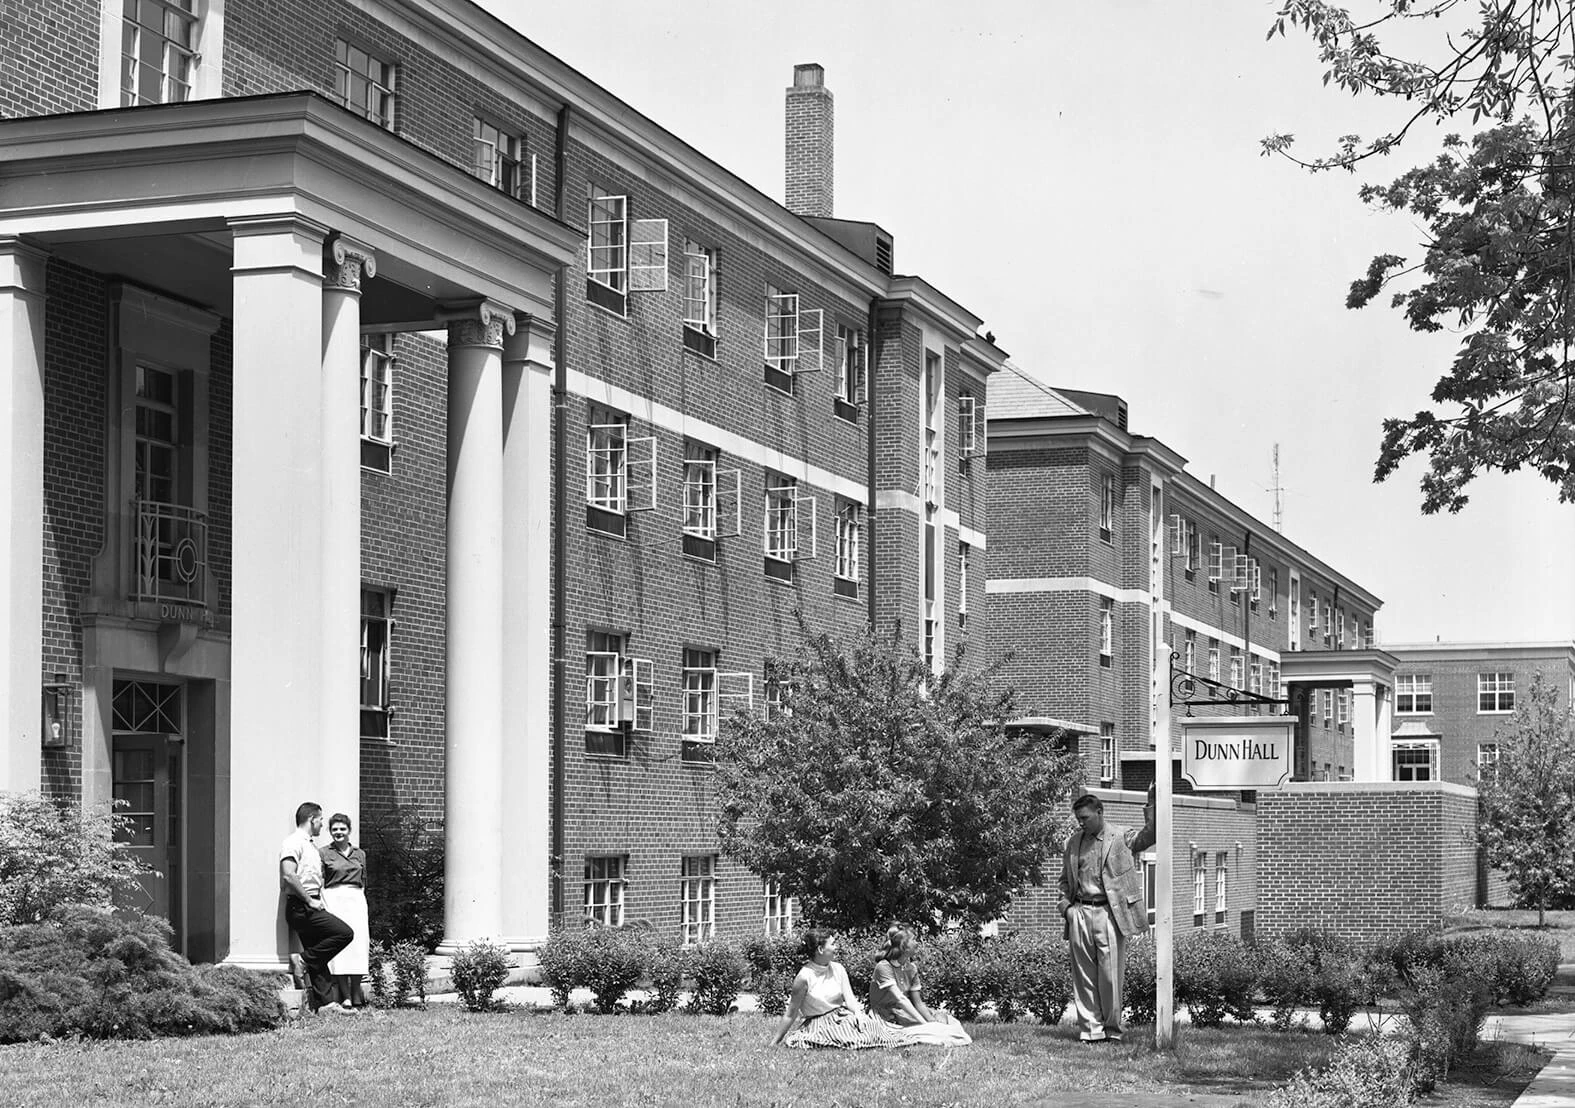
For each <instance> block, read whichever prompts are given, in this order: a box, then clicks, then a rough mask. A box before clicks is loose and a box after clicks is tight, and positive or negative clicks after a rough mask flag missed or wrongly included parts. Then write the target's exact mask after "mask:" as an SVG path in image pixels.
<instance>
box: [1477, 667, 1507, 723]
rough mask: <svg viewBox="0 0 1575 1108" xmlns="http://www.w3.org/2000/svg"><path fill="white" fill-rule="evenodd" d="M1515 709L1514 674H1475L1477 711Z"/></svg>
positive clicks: (1487, 711)
mask: <svg viewBox="0 0 1575 1108" xmlns="http://www.w3.org/2000/svg"><path fill="white" fill-rule="evenodd" d="M1514 710H1515V675H1514V674H1513V673H1509V672H1498V673H1479V674H1477V711H1478V712H1479V713H1484V714H1486V713H1492V712H1513V711H1514Z"/></svg>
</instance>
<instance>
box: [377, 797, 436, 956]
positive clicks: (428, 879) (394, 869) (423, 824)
mask: <svg viewBox="0 0 1575 1108" xmlns="http://www.w3.org/2000/svg"><path fill="white" fill-rule="evenodd" d="M361 845H362V847H364V848H365V850H366V866H367V880H366V907H367V915H368V917H369V918H370V923H371V929H372V938H373V939H374V940H375V941H377V942H382V943H388V944H390V945H392V944H395V943H400V942H412V943H416V944H417V945H419V946H420V947H421V948H422V949H423V950H424V951H427V952H430V951H433V950H436V949H437V945H438V943H439V942H440V941H441V940H442V938H443V888H444V886H443V880H444V878H443V874H444V862H443V858H444V843H443V825H442V822H441V821H440V820H429V819H428V818H427V817H426V816H424V815H423V814H422V813H421V811H420V810H419V809H416V808H406V807H400V806H399V805H397V804H396V805H394V806H393V807H391V808H388V809H386V810H384V811H382V812H379V813H377V814H374V815H372V816H370V817H365V816H364V817H363V819H362V826H361Z"/></svg>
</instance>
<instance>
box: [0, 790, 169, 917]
mask: <svg viewBox="0 0 1575 1108" xmlns="http://www.w3.org/2000/svg"><path fill="white" fill-rule="evenodd" d="M127 822H128V821H127V819H126V817H125V816H116V815H114V814H112V813H111V812H110V810H109V809H108V808H90V807H82V808H78V807H73V806H66V805H61V804H57V803H56V802H55V801H53V800H49V799H46V798H45V797H42V796H40V795H39V794H38V793H36V792H28V793H5V792H0V927H10V926H14V925H18V924H29V923H39V922H41V921H43V920H44V919H46V918H48V917H50V916H52V915H53V914H54V913H55V912H56V911H58V910H59V909H60V908H62V907H64V906H66V905H68V904H87V905H91V906H93V907H96V908H108V907H110V906H112V905H114V904H115V903H116V902H117V901H118V900H120V899H121V898H122V897H124V896H129V895H130V894H133V893H134V892H135V890H136V889H137V887H138V886H137V879H138V878H139V877H140V876H142V875H143V874H147V873H151V872H152V870H150V869H149V868H148V866H147V865H146V864H145V863H144V862H143V861H142V859H141V858H140V857H138V856H137V855H136V854H135V853H133V852H132V850H131V847H130V846H129V845H127V844H126V843H125V842H117V841H116V839H115V832H116V831H117V830H123V829H124V828H125V825H126V823H127Z"/></svg>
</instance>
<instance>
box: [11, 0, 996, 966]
mask: <svg viewBox="0 0 1575 1108" xmlns="http://www.w3.org/2000/svg"><path fill="white" fill-rule="evenodd" d="M3 11H4V15H5V22H6V25H7V26H8V27H13V28H24V29H25V28H35V27H42V26H45V25H47V26H49V27H50V28H51V30H50V31H49V32H48V33H47V34H38V35H36V36H33V37H32V38H30V39H29V48H28V49H25V50H20V51H12V52H9V53H8V54H7V57H6V59H5V62H4V66H3V68H0V113H3V114H4V115H5V116H6V117H7V118H6V119H5V120H4V121H3V122H0V197H3V199H0V258H3V259H4V265H5V269H4V277H5V279H4V280H3V281H0V342H3V344H4V348H5V349H6V350H7V352H8V353H9V355H10V358H11V366H10V367H9V370H8V372H7V373H6V374H4V375H0V380H3V382H4V383H3V385H0V410H3V411H4V412H5V413H6V419H7V421H8V423H7V433H6V435H5V436H0V441H3V445H0V498H3V502H0V508H3V509H4V515H5V518H6V519H7V521H8V530H7V533H6V541H5V544H4V546H3V548H0V549H3V553H0V582H3V583H0V611H4V613H5V617H4V636H3V639H0V651H3V655H0V682H3V683H0V716H3V717H4V719H5V721H6V736H7V738H6V740H5V746H4V750H3V759H0V788H6V789H24V788H32V787H43V788H44V789H45V791H46V792H48V793H50V794H52V795H55V796H58V797H61V798H66V799H82V800H85V801H88V802H93V803H102V802H105V801H108V800H110V799H111V798H116V799H122V800H125V801H127V802H128V804H129V805H130V807H129V809H128V811H129V812H130V813H131V816H132V818H133V820H134V823H135V832H134V835H135V842H136V843H137V845H138V846H139V847H140V848H142V849H143V850H144V851H145V853H146V855H147V856H148V858H149V859H150V860H151V861H153V862H154V863H155V865H156V866H157V867H158V868H159V869H160V870H161V872H162V873H163V875H164V876H163V877H161V878H160V879H159V880H158V881H156V882H153V883H150V885H149V887H148V889H147V893H148V898H149V907H150V908H151V909H152V910H154V911H157V912H159V913H161V914H164V915H166V916H168V917H169V918H170V919H171V921H172V922H173V923H174V925H175V927H176V932H177V941H178V943H179V945H180V947H181V948H182V949H183V950H185V951H186V952H187V953H188V954H189V955H190V956H191V957H193V958H195V959H227V960H229V961H231V962H235V963H239V964H246V965H257V966H275V965H278V964H279V963H280V961H281V958H282V954H283V952H284V950H285V949H286V947H285V942H286V936H285V933H284V929H283V925H282V921H281V919H280V914H279V911H278V906H277V889H276V881H275V877H274V874H275V854H274V847H275V844H277V842H278V841H279V839H280V838H282V837H283V835H284V834H285V832H287V831H288V830H289V813H290V812H291V811H292V810H293V807H294V805H295V803H296V802H297V801H298V800H300V799H301V798H303V797H308V796H309V797H314V798H316V799H318V800H320V801H321V802H322V803H324V804H325V805H326V806H328V807H329V809H330V810H343V811H346V812H348V813H349V814H351V815H352V816H353V817H355V818H356V819H357V820H358V821H360V820H363V819H367V818H376V817H377V816H378V815H380V814H384V813H387V812H388V811H390V810H391V809H392V808H393V807H395V806H396V805H398V806H406V807H415V808H418V809H421V810H424V811H425V812H427V813H428V814H440V815H441V816H442V817H443V818H444V820H445V827H446V833H447V836H448V844H449V849H448V852H447V855H448V861H447V866H448V871H447V902H446V905H445V915H446V938H445V943H446V944H448V945H449V946H452V945H453V944H456V943H462V942H464V941H466V940H468V939H470V938H473V937H477V936H482V935H490V936H501V937H502V938H504V939H505V940H506V941H507V942H509V943H510V944H511V945H514V946H515V947H517V948H520V949H528V948H529V947H531V945H532V944H534V943H535V942H537V941H539V940H540V938H541V937H542V936H543V935H544V934H545V932H546V929H547V927H548V926H549V924H550V923H551V921H552V920H553V919H554V918H565V919H567V918H577V917H578V916H579V915H580V914H581V913H582V911H583V912H584V913H585V914H587V915H589V916H592V917H594V918H598V919H602V920H607V921H616V920H620V919H632V918H636V917H643V918H648V919H651V920H652V921H653V922H654V923H656V924H657V925H658V926H660V927H662V928H663V929H664V930H666V929H672V930H677V931H679V932H681V933H682V934H683V935H684V936H686V937H690V938H693V937H696V936H700V935H704V934H707V933H709V932H710V931H711V929H712V928H723V929H727V930H731V931H734V932H741V931H746V930H747V931H754V930H758V929H759V928H760V927H761V926H763V925H764V926H773V925H780V924H782V923H784V922H786V917H787V914H788V910H789V909H788V906H787V905H786V904H785V903H783V901H782V899H781V898H780V897H778V896H776V895H774V893H775V890H773V889H770V888H768V887H765V886H763V884H762V882H761V879H760V878H759V877H758V876H756V875H751V874H746V873H742V872H739V871H737V870H736V869H735V868H733V867H731V866H730V865H729V864H728V863H726V862H725V861H723V860H722V859H720V858H719V857H718V855H717V851H716V844H715V837H714V833H713V829H712V827H711V824H710V812H711V808H712V805H711V804H710V798H711V789H712V785H711V770H710V768H709V757H708V752H709V746H710V742H711V740H712V739H713V738H714V736H715V733H716V728H717V723H718V719H719V717H720V716H721V715H722V714H723V713H725V712H727V711H728V710H730V709H731V708H732V707H735V706H738V705H740V704H754V705H755V706H756V707H757V708H760V709H761V710H769V706H770V702H771V699H772V693H773V681H772V660H773V659H774V658H776V657H780V656H782V655H784V654H786V653H787V652H789V651H791V650H792V649H793V648H794V645H795V641H796V634H797V632H796V624H795V621H794V615H793V613H794V612H795V611H796V610H797V611H802V612H803V613H804V614H805V618H806V619H807V620H808V621H809V622H810V624H811V625H813V626H815V627H817V628H827V629H832V630H840V631H851V630H853V629H855V628H857V627H859V626H862V625H864V624H865V623H866V622H872V623H873V624H874V625H876V626H877V627H878V628H881V629H884V630H895V629H901V631H902V632H903V633H904V634H905V635H906V636H908V637H909V638H910V640H911V641H913V642H915V643H916V644H919V645H921V647H922V649H923V650H924V651H925V653H926V656H927V657H928V658H929V659H930V660H931V664H932V665H933V666H935V667H937V668H939V667H940V666H941V665H942V664H943V660H944V659H947V658H949V657H951V656H952V655H953V654H954V653H955V649H956V647H957V645H958V644H959V643H961V642H963V641H965V640H966V639H967V638H968V637H969V636H970V635H974V634H977V633H978V631H977V626H976V623H970V618H969V617H970V613H973V615H974V618H975V620H976V621H977V619H978V617H979V614H980V613H982V612H983V610H984V587H985V586H984V574H983V568H982V558H983V554H984V551H985V547H986V534H985V532H986V528H985V518H984V517H985V504H986V496H985V489H984V481H985V476H986V469H985V467H984V466H983V464H982V462H981V461H978V460H975V457H974V455H975V454H976V452H977V449H978V447H979V446H981V445H982V427H983V414H984V399H985V392H986V383H987V380H988V378H989V377H990V375H991V374H992V373H994V372H995V371H996V370H997V369H998V368H999V367H1000V366H1001V365H1002V364H1003V362H1004V358H1005V355H1004V354H1003V353H1002V351H1000V350H999V349H997V348H996V347H995V346H994V344H993V342H992V341H990V340H988V339H986V338H981V337H979V327H980V320H979V318H978V317H977V316H975V315H973V314H972V313H970V312H969V311H968V310H966V309H965V308H963V307H962V306H960V305H958V304H957V303H955V302H954V301H952V300H951V299H949V298H948V297H947V296H946V295H945V294H944V293H942V292H941V291H940V290H939V289H937V288H936V287H935V286H934V285H932V284H930V283H929V282H927V281H925V280H923V279H922V278H919V277H914V276H905V275H901V274H899V273H897V272H895V270H894V266H893V244H892V239H891V236H890V235H889V234H887V233H886V232H885V231H884V230H883V229H882V228H881V227H880V226H879V225H878V224H875V223H871V222H864V221H853V220H845V219H840V218H837V217H836V216H835V215H834V213H833V210H832V196H833V188H832V137H833V135H832V98H831V93H830V91H829V90H828V89H827V88H826V86H825V83H824V79H823V74H822V72H821V70H820V67H818V66H801V67H799V68H798V70H797V71H796V72H795V74H794V79H793V80H794V83H793V86H792V87H791V88H790V89H789V90H788V97H787V116H788V152H789V158H788V173H789V181H788V189H787V195H788V197H789V200H790V205H789V207H783V206H781V205H778V204H776V203H775V202H773V201H772V200H770V199H769V198H767V197H766V196H764V195H763V194H761V193H759V192H758V191H756V190H755V189H753V188H751V187H750V186H749V185H747V184H745V183H744V182H742V181H741V180H739V179H737V178H736V177H734V176H733V175H731V174H730V173H728V171H727V170H726V169H725V168H723V167H722V166H720V165H718V164H716V163H715V162H712V161H710V160H709V159H707V158H706V157H705V156H704V155H702V154H700V153H698V152H696V151H695V150H693V149H692V148H690V147H688V146H687V145H685V144H684V143H683V142H682V141H681V140H679V139H678V138H677V137H676V136H674V135H672V134H670V133H669V132H666V131H664V130H663V129H661V128H659V127H657V126H656V125H655V124H654V123H652V122H651V121H650V120H648V119H646V118H644V117H643V116H641V115H640V114H639V113H638V112H637V111H635V110H634V109H632V108H631V107H630V106H628V105H626V104H623V103H621V102H619V101H617V100H616V99H615V98H614V97H612V96H611V95H610V94H609V93H608V92H606V90H604V89H602V88H600V87H599V86H597V85H596V84H594V83H593V82H591V81H590V80H588V79H587V78H586V77H584V76H583V75H581V74H579V73H578V72H576V71H574V70H573V69H571V68H570V67H568V66H566V65H565V64H564V63H562V62H561V61H560V60H558V59H557V58H554V57H552V56H551V55H549V54H546V53H545V52H544V51H542V50H540V49H539V48H538V47H536V46H535V45H534V44H533V43H531V42H529V41H528V40H527V39H525V38H523V37H521V36H520V35H519V34H518V33H517V32H515V31H514V30H512V29H510V28H509V27H507V26H505V25H504V24H502V23H501V22H499V21H498V20H496V19H494V18H492V17H491V16H489V15H487V14H485V13H484V12H482V11H481V10H480V9H478V8H476V7H474V6H473V5H471V4H469V3H466V2H464V0H426V2H415V0H394V2H390V3H383V4H376V5H372V4H367V3H364V2H361V0H327V2H324V3H315V4H306V3H298V2H295V0H286V2H285V3H282V4H281V3H268V4H262V3H256V2H248V0H138V3H137V4H135V5H132V6H130V7H129V8H128V7H127V6H126V5H124V4H121V3H118V2H116V3H110V2H109V0H49V2H48V3H43V2H40V0H4V2H3ZM45 15H47V16H48V20H49V22H48V23H47V24H46V21H45V20H44V19H43V18H42V17H44V16H45ZM27 33H28V34H29V35H31V34H32V32H31V31H28V32H27ZM109 166H112V167H113V169H114V172H105V167H109ZM358 393H359V399H358ZM358 509H359V510H358ZM41 687H42V688H41ZM40 696H42V701H43V705H44V711H43V713H40V709H39V702H40Z"/></svg>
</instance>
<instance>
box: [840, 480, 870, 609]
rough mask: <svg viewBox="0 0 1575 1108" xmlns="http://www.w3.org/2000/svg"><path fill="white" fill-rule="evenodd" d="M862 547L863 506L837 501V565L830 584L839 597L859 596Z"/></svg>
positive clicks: (849, 501)
mask: <svg viewBox="0 0 1575 1108" xmlns="http://www.w3.org/2000/svg"><path fill="white" fill-rule="evenodd" d="M863 545H864V506H863V505H862V504H859V503H857V502H855V501H852V500H843V499H841V498H838V500H837V564H836V569H835V573H834V576H833V578H832V583H833V587H834V590H835V592H836V593H837V595H839V596H854V597H856V596H858V595H859V569H860V565H859V559H860V557H861V554H862V547H863Z"/></svg>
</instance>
